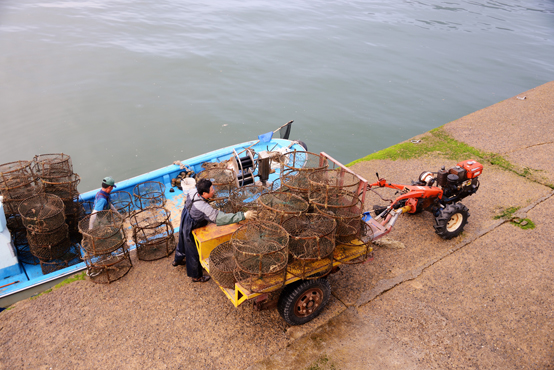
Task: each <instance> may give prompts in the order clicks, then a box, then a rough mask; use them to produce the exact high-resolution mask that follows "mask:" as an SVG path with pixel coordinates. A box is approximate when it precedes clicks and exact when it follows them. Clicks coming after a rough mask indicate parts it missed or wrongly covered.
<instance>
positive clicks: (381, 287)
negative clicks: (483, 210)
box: [354, 191, 554, 309]
mask: <svg viewBox="0 0 554 370" xmlns="http://www.w3.org/2000/svg"><path fill="white" fill-rule="evenodd" d="M552 196H554V191H553V192H551V193H550V195H546V196H544V197H542V198H539V199H537V200H536V201H535V202H533V203H531V204H530V205H529V206H527V207H525V208H523V209H522V210H520V211H518V212H517V213H516V214H515V216H517V217H519V218H525V217H527V212H529V211H530V210H532V209H533V208H535V207H536V206H538V205H539V204H541V203H542V202H544V201H546V200H548V199H550V198H551V197H552ZM510 220H511V219H503V220H499V221H497V222H495V223H494V224H492V225H491V226H489V227H488V228H486V229H484V230H482V231H481V232H479V233H478V234H477V235H475V236H473V237H471V238H470V239H468V240H466V241H464V242H463V243H461V244H460V245H458V246H455V247H453V248H450V249H448V250H447V251H446V252H444V253H443V254H442V255H440V256H439V257H437V258H434V259H432V260H430V261H427V262H426V263H425V264H423V265H421V266H419V267H417V268H415V269H412V270H409V271H406V272H404V273H402V274H400V275H398V276H395V277H393V278H391V279H383V280H380V281H379V282H378V283H377V284H376V285H375V286H374V287H373V288H372V289H371V290H369V291H367V292H365V293H363V294H362V295H361V296H360V298H358V300H357V301H356V304H355V305H354V306H355V307H356V309H357V308H359V307H360V306H363V305H364V304H367V303H369V302H371V301H372V300H374V299H375V298H377V297H378V296H380V295H381V294H383V293H385V292H387V291H389V290H391V289H393V288H394V287H396V286H398V285H400V284H402V283H404V282H406V281H410V280H414V279H416V278H417V277H419V276H420V275H421V274H422V273H423V271H425V270H426V269H427V268H429V267H431V266H433V265H434V264H435V263H437V262H439V261H441V260H443V259H444V258H446V257H448V256H450V255H451V254H453V253H455V252H456V251H458V250H460V249H462V248H463V247H465V246H467V245H469V244H471V243H473V242H474V241H476V240H477V239H480V238H482V237H483V236H485V235H487V234H488V233H490V232H491V231H493V230H494V229H496V228H498V227H500V226H501V225H503V224H505V223H506V222H510Z"/></svg>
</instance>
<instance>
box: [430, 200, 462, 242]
mask: <svg viewBox="0 0 554 370" xmlns="http://www.w3.org/2000/svg"><path fill="white" fill-rule="evenodd" d="M468 217H469V210H468V209H467V207H466V206H464V205H463V204H462V203H456V204H449V205H447V206H446V207H445V208H444V209H443V210H442V211H440V213H439V215H438V216H437V217H436V218H435V225H434V226H433V227H434V228H435V232H436V233H437V234H438V235H439V236H440V237H441V238H443V239H452V238H454V237H456V236H458V235H460V233H461V232H462V231H463V230H464V226H465V225H466V224H467V219H468Z"/></svg>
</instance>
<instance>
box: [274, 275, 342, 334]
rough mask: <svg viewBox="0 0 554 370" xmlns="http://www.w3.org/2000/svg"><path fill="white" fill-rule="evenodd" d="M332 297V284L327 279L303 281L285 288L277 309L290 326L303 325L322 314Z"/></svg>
mask: <svg viewBox="0 0 554 370" xmlns="http://www.w3.org/2000/svg"><path fill="white" fill-rule="evenodd" d="M330 297H331V284H329V282H328V281H327V280H326V279H316V280H303V281H300V282H298V283H293V284H290V285H288V286H286V287H285V289H284V290H283V292H282V293H281V295H280V296H279V302H278V303H277V309H278V311H279V314H280V315H281V317H282V318H283V320H285V321H286V322H287V323H289V324H290V325H302V324H305V323H307V322H308V321H311V320H313V319H314V318H315V317H316V316H317V315H319V314H320V313H321V311H322V310H323V307H325V306H326V305H327V303H328V302H329V298H330Z"/></svg>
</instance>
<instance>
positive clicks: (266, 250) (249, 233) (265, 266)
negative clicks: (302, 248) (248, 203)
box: [231, 221, 289, 292]
mask: <svg viewBox="0 0 554 370" xmlns="http://www.w3.org/2000/svg"><path fill="white" fill-rule="evenodd" d="M288 242H289V235H288V233H287V231H286V230H285V229H284V228H282V227H281V226H279V225H277V224H276V223H273V222H260V221H251V222H249V223H247V224H245V225H243V226H241V227H240V228H238V229H237V230H236V231H235V232H234V233H233V235H232V236H231V245H232V246H233V255H234V257H235V262H236V264H237V268H236V270H235V278H236V280H237V282H240V283H241V285H242V286H244V287H245V288H246V289H248V290H250V291H251V292H262V291H264V292H267V291H271V290H275V289H279V288H280V287H282V286H283V285H284V283H285V278H286V273H287V271H286V270H287V269H286V267H287V262H288Z"/></svg>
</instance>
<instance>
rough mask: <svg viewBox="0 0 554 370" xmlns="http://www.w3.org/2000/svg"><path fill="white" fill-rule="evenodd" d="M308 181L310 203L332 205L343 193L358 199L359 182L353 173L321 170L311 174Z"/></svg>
mask: <svg viewBox="0 0 554 370" xmlns="http://www.w3.org/2000/svg"><path fill="white" fill-rule="evenodd" d="M308 180H309V182H310V194H309V198H310V202H311V203H314V204H318V205H322V206H327V205H328V204H329V205H333V203H334V202H336V201H337V200H340V199H341V197H342V195H343V194H345V193H350V194H352V195H353V196H355V198H356V199H358V198H359V196H358V194H359V190H360V183H361V181H360V179H359V177H358V176H356V175H355V174H353V173H350V172H346V171H341V170H339V169H332V170H321V171H316V172H313V173H311V174H310V175H309V177H308ZM353 203H355V200H354V202H353Z"/></svg>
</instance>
